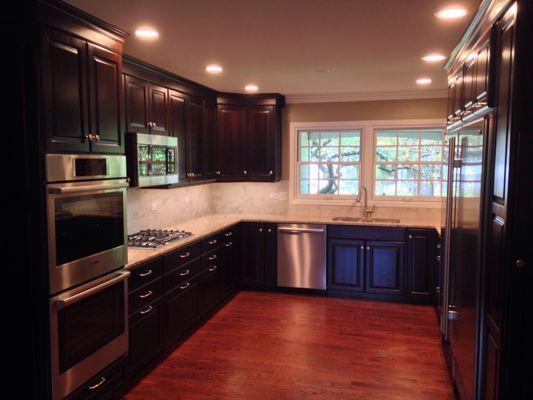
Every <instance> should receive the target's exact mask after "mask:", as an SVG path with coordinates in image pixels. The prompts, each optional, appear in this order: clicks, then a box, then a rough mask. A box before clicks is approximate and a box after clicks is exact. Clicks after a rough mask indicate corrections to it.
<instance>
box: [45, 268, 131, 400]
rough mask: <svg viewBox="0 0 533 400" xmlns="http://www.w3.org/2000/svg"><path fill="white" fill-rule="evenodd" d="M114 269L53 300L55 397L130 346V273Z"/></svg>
mask: <svg viewBox="0 0 533 400" xmlns="http://www.w3.org/2000/svg"><path fill="white" fill-rule="evenodd" d="M129 274H130V273H129V272H127V271H120V272H113V273H111V274H108V275H106V276H104V277H101V278H98V279H95V280H94V281H91V282H89V283H86V284H85V285H82V286H80V287H78V288H76V289H72V290H69V291H67V292H64V293H61V294H60V295H58V296H55V297H52V298H51V299H50V336H51V356H52V392H53V399H54V400H56V399H63V398H64V397H65V396H67V395H68V394H69V393H71V392H72V391H73V390H75V389H76V388H78V387H79V386H80V385H82V384H83V383H84V382H86V381H87V380H88V379H90V378H91V377H92V376H94V375H95V374H97V373H98V372H99V371H101V370H102V369H104V368H105V367H106V366H107V365H109V364H110V363H112V362H113V361H115V360H116V359H117V358H119V357H120V356H122V355H124V354H125V353H127V351H128V298H127V296H128V276H129Z"/></svg>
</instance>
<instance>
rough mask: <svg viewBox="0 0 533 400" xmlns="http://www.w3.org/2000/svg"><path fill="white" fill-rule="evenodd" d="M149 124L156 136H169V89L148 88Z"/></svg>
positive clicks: (150, 86) (152, 86) (151, 86)
mask: <svg viewBox="0 0 533 400" xmlns="http://www.w3.org/2000/svg"><path fill="white" fill-rule="evenodd" d="M148 98H149V105H150V106H149V110H150V112H149V114H148V115H149V119H150V120H149V123H150V131H151V133H152V134H154V135H165V136H166V135H168V131H169V128H168V125H169V116H168V111H169V110H168V89H167V88H164V87H161V86H157V85H153V84H150V85H149V86H148Z"/></svg>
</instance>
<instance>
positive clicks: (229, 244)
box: [224, 242, 233, 247]
mask: <svg viewBox="0 0 533 400" xmlns="http://www.w3.org/2000/svg"><path fill="white" fill-rule="evenodd" d="M232 245H233V243H232V242H228V243H226V244H225V245H224V246H226V247H231V246H232Z"/></svg>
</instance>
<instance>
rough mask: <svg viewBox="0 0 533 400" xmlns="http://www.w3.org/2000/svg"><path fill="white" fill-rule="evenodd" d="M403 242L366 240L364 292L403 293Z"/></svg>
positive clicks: (401, 294)
mask: <svg viewBox="0 0 533 400" xmlns="http://www.w3.org/2000/svg"><path fill="white" fill-rule="evenodd" d="M404 247H405V244H404V243H403V242H389V241H376V240H374V241H367V242H366V248H365V270H366V281H365V292H367V293H382V294H392V295H398V296H403V295H404Z"/></svg>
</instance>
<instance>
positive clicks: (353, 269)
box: [328, 239, 365, 292]
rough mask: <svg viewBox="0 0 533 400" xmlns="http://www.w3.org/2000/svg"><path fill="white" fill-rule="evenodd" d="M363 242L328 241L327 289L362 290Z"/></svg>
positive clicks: (348, 240) (363, 277)
mask: <svg viewBox="0 0 533 400" xmlns="http://www.w3.org/2000/svg"><path fill="white" fill-rule="evenodd" d="M364 248H365V242H364V241H362V240H357V239H331V240H329V241H328V258H329V261H328V265H329V274H328V288H329V289H333V290H347V291H352V292H362V291H363V290H364V279H365V276H364Z"/></svg>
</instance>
